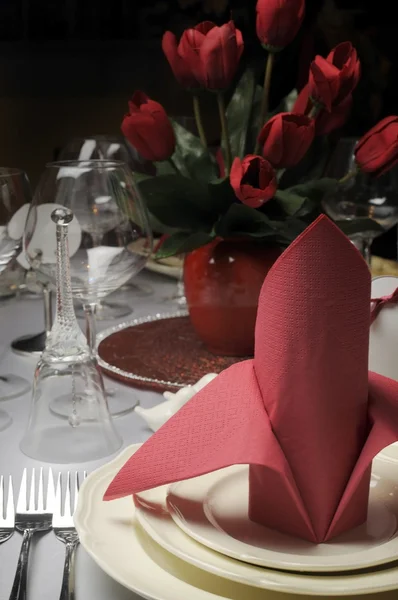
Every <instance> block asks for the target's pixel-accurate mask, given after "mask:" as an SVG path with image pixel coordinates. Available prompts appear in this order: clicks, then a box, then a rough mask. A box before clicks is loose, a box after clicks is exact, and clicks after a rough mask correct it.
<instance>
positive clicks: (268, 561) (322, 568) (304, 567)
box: [166, 461, 398, 573]
mask: <svg viewBox="0 0 398 600" xmlns="http://www.w3.org/2000/svg"><path fill="white" fill-rule="evenodd" d="M376 465H377V462H376V461H374V466H373V469H374V467H375V466H376ZM232 467H235V468H234V471H232V470H231V472H230V473H225V470H223V469H220V470H219V471H212V472H210V473H206V474H205V475H202V476H200V477H196V478H195V479H194V480H193V481H195V480H198V482H199V481H203V480H205V479H208V480H210V483H209V484H207V485H206V487H205V488H204V489H203V492H202V490H201V495H203V498H204V499H206V498H207V497H208V495H209V493H210V491H211V489H212V488H213V487H214V486H215V485H217V484H218V483H220V481H222V477H223V473H225V477H227V476H228V475H231V474H235V473H240V472H243V470H244V469H246V468H247V465H232ZM229 469H231V468H230V467H229ZM372 473H373V470H372ZM212 478H213V479H212ZM184 484H186V480H183V481H179V482H176V483H173V484H171V485H170V486H169V491H168V494H167V500H166V504H167V509H168V511H169V514H170V516H171V518H172V519H173V521H174V522H175V524H176V525H177V527H180V529H182V530H183V531H184V533H185V534H186V535H188V536H190V537H191V538H193V539H194V540H195V541H196V542H198V543H200V544H203V545H205V546H207V547H208V548H210V549H211V550H213V551H214V552H218V553H220V554H223V555H224V556H229V557H230V558H232V559H234V560H238V561H239V560H240V561H242V562H245V563H247V564H253V565H257V566H260V567H263V568H270V569H280V570H283V571H287V572H289V571H300V572H302V573H341V572H344V571H345V572H348V571H349V572H354V571H360V570H363V569H370V568H372V567H377V566H381V565H387V564H389V563H392V562H394V558H388V559H387V558H386V557H384V558H380V559H376V560H374V559H368V561H366V557H365V561H363V562H361V564H353V563H352V562H345V564H342V565H336V564H335V565H327V564H326V565H325V564H324V563H322V564H318V565H317V564H315V565H309V564H308V563H307V564H306V563H301V562H297V560H298V559H299V557H300V555H297V554H294V553H289V554H285V553H283V552H282V553H279V552H277V551H274V550H269V549H266V548H265V549H264V550H265V551H266V552H270V553H271V554H272V555H273V556H270V557H269V558H268V557H265V559H263V558H257V557H253V556H250V559H249V557H248V555H247V554H245V553H244V552H243V550H242V552H241V553H239V550H237V551H235V550H234V549H232V550H231V549H230V548H228V547H226V546H225V545H222V544H221V542H220V544H218V543H217V540H213V539H210V540H209V537H206V536H203V535H201V534H200V532H197V531H196V530H195V529H194V530H193V529H192V528H190V527H188V526H187V525H186V520H185V518H184V516H183V514H182V512H181V507H179V506H178V504H177V506H175V507H174V506H173V502H172V500H171V499H170V496H172V495H173V490H177V488H178V487H182V486H183V485H184ZM201 506H202V511H203V518H204V519H205V520H206V522H207V523H209V525H210V526H211V527H212V531H213V530H214V531H219V530H218V529H217V527H215V526H214V525H213V524H212V523H211V521H210V520H209V518H208V516H207V515H206V510H205V509H204V503H202V505H201ZM201 516H202V513H201ZM395 516H396V529H395V533H394V535H393V536H392V537H391V538H389V539H388V540H386V541H385V542H384V543H383V546H384V547H385V548H386V547H388V546H392V545H394V546H397V550H398V518H397V514H396V515H395ZM223 537H227V538H231V537H232V536H230V535H229V534H228V533H227V532H224V534H223ZM232 539H234V538H232ZM236 541H237V543H238V544H239V545H242V548H243V547H244V546H246V544H245V543H244V542H242V541H241V540H236ZM247 546H248V548H249V547H251V546H250V544H248V545H247ZM385 548H384V549H385ZM373 550H374V548H369V549H368V551H367V553H368V554H369V553H371V552H372V551H373ZM365 552H366V550H365V551H358V552H356V553H355V554H360V555H361V556H363V555H364V554H365ZM396 555H397V552H395V553H392V556H396ZM278 556H280V557H282V556H284V557H285V558H284V562H283V564H282V563H280V562H279V561H278ZM289 556H291V559H286V557H289ZM343 556H344V557H346V559H348V557H349V555H347V554H344V555H343ZM293 557H297V558H296V560H294V559H293ZM334 557H335V559H336V560H337V559H338V558H339V557H340V555H339V554H336V555H334ZM305 558H307V557H305ZM325 558H327V557H325ZM332 558H333V557H332ZM307 560H309V557H308V558H307ZM342 560H344V559H342ZM395 560H396V559H395Z"/></svg>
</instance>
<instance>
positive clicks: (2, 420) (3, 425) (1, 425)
mask: <svg viewBox="0 0 398 600" xmlns="http://www.w3.org/2000/svg"><path fill="white" fill-rule="evenodd" d="M11 423H12V419H11V417H10V415H8V414H7V413H6V412H5V411H4V410H0V431H4V429H7V427H9V426H10V425H11Z"/></svg>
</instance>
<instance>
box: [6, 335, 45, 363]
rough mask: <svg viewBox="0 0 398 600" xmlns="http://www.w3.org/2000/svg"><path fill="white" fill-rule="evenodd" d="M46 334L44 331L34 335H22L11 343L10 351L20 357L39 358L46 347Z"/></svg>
mask: <svg viewBox="0 0 398 600" xmlns="http://www.w3.org/2000/svg"><path fill="white" fill-rule="evenodd" d="M46 339H47V334H46V332H45V331H42V332H41V333H36V334H34V335H24V336H23V337H20V338H17V339H16V340H14V341H13V342H11V349H12V351H13V352H15V354H20V355H21V356H37V357H39V356H40V355H41V353H42V352H43V350H44V348H45V346H46Z"/></svg>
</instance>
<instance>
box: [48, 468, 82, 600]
mask: <svg viewBox="0 0 398 600" xmlns="http://www.w3.org/2000/svg"><path fill="white" fill-rule="evenodd" d="M86 476H87V473H86V472H85V471H84V473H83V478H84V479H85V478H86ZM73 488H74V501H73V508H72V510H71V474H70V472H69V471H68V475H67V478H66V490H65V503H64V512H63V513H62V496H63V493H62V477H61V473H59V475H58V480H57V489H56V493H55V506H54V514H53V530H54V533H55V535H56V536H57V538H58V539H59V540H60V541H61V542H63V543H64V544H65V546H66V549H65V563H64V574H63V577H62V585H61V594H60V596H59V598H60V600H74V598H75V552H76V548H77V546H78V545H79V536H78V534H77V531H76V529H75V526H74V523H73V514H74V512H75V510H76V506H77V497H78V494H79V476H78V473H77V471H76V472H75V473H74V474H73Z"/></svg>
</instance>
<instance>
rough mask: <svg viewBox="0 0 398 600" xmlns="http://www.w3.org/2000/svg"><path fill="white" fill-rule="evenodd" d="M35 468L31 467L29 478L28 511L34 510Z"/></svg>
mask: <svg viewBox="0 0 398 600" xmlns="http://www.w3.org/2000/svg"><path fill="white" fill-rule="evenodd" d="M35 500H36V469H35V468H34V467H33V469H32V477H31V480H30V494H29V505H28V511H29V512H30V511H31V510H35V506H36V502H35Z"/></svg>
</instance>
